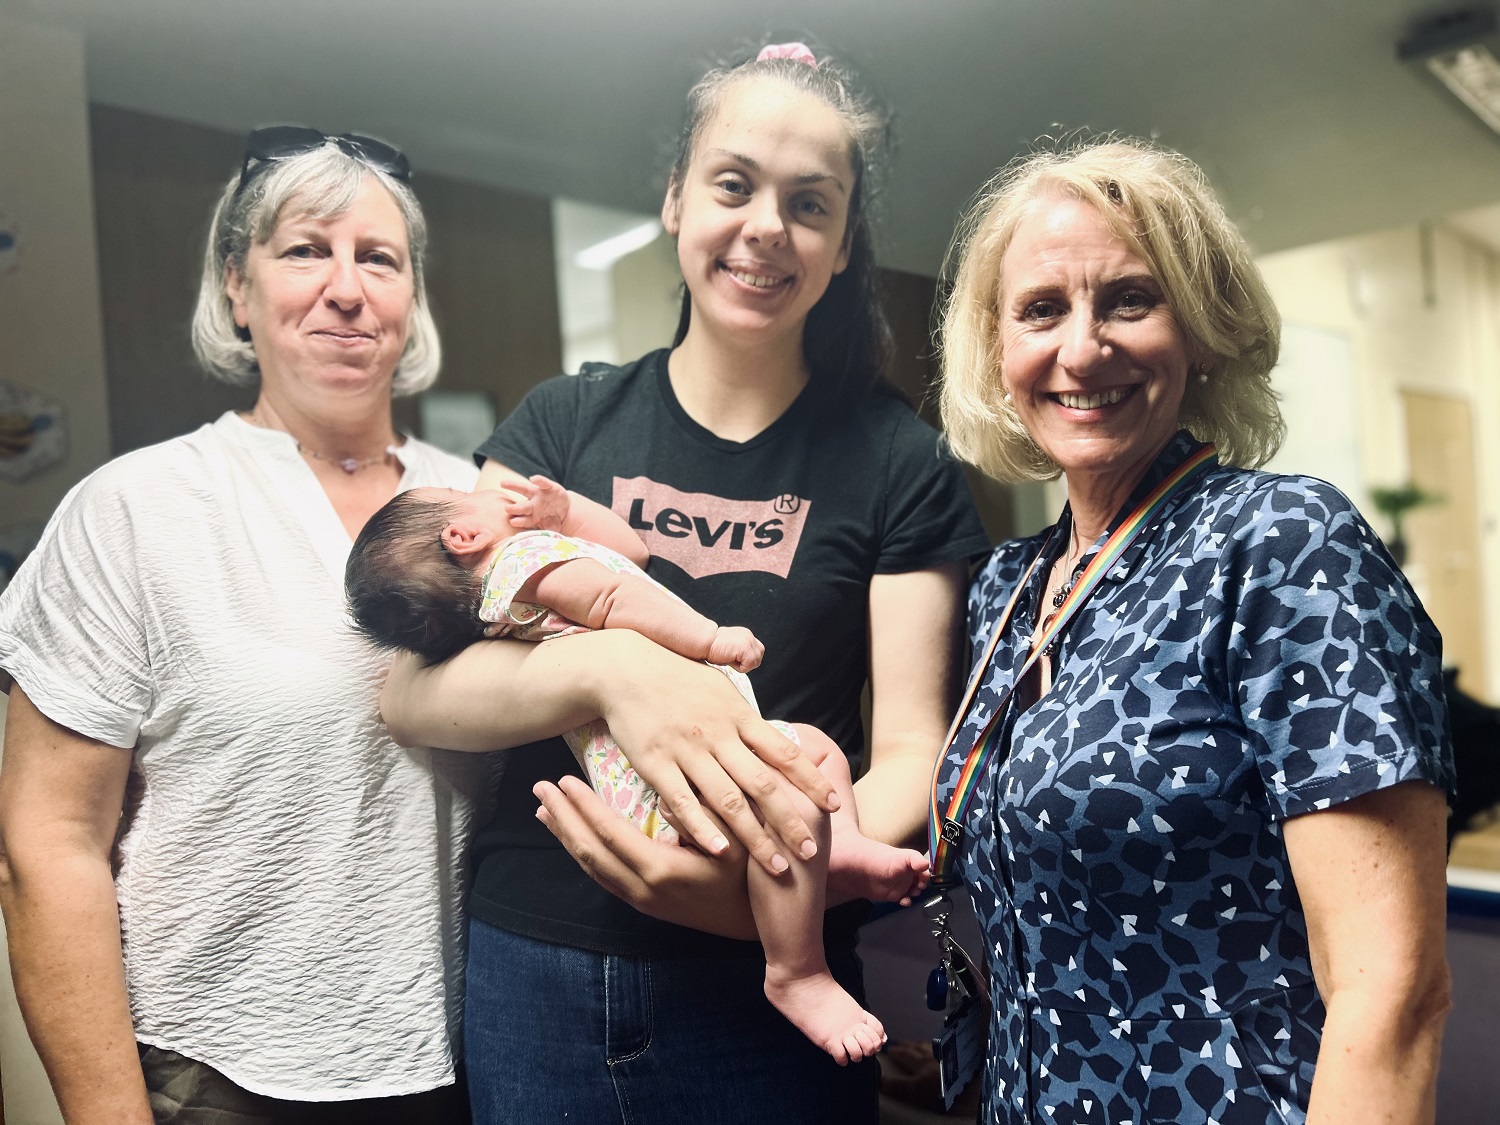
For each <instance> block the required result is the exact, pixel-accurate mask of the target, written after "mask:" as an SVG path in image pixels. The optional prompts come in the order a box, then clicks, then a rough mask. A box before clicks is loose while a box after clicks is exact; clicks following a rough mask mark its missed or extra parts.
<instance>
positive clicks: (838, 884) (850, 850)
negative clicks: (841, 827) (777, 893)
mask: <svg viewBox="0 0 1500 1125" xmlns="http://www.w3.org/2000/svg"><path fill="white" fill-rule="evenodd" d="M930 876H931V871H930V870H929V869H928V866H927V857H926V856H924V855H923V854H922V853H921V852H914V851H912V850H911V849H910V848H893V847H891V846H890V845H889V844H882V843H881V842H880V841H878V840H872V839H870V838H869V837H868V836H865V835H863V834H862V833H860V832H858V831H857V830H849V831H843V832H840V831H835V832H834V834H833V842H832V844H831V845H830V847H829V850H828V890H829V892H830V893H834V894H838V895H840V896H844V895H852V896H853V897H855V898H868V899H873V900H875V901H876V902H899V903H900V904H901V905H902V906H910V905H911V902H912V899H914V898H915V897H916V896H917V895H919V894H921V893H922V891H923V889H925V888H926V886H927V880H928V879H929V878H930Z"/></svg>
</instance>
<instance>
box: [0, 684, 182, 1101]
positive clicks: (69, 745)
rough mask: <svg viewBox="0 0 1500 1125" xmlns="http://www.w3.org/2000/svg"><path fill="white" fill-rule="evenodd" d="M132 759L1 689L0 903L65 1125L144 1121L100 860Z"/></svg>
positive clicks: (110, 892) (15, 969)
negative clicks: (5, 700) (4, 699)
mask: <svg viewBox="0 0 1500 1125" xmlns="http://www.w3.org/2000/svg"><path fill="white" fill-rule="evenodd" d="M129 772H130V752H129V751H128V750H122V749H120V748H118V747H115V746H107V745H105V744H104V743H102V742H96V741H95V740H93V739H91V738H85V737H84V736H83V735H81V734H77V733H76V732H74V731H71V730H69V729H67V728H66V727H62V726H59V725H58V724H56V723H54V722H52V720H50V719H48V718H47V717H46V716H45V715H43V714H42V713H41V712H40V711H38V710H37V709H36V707H35V706H34V705H33V704H32V703H31V701H30V700H29V699H27V698H26V695H25V693H24V692H23V691H21V689H20V687H19V686H14V687H12V688H11V692H10V707H9V711H8V714H7V717H6V725H5V760H4V768H3V769H0V906H3V907H4V910H5V926H6V931H7V936H8V938H9V942H10V964H11V972H12V974H13V976H14V977H15V984H16V997H17V999H18V1000H19V1001H20V1004H21V1013H22V1015H23V1016H24V1017H25V1019H26V1029H27V1031H28V1032H29V1033H30V1035H31V1040H32V1042H33V1043H35V1044H36V1049H37V1052H38V1054H40V1055H41V1059H42V1063H43V1065H44V1066H45V1067H46V1068H47V1076H48V1078H50V1079H51V1082H52V1089H53V1091H54V1093H56V1095H57V1101H58V1105H59V1106H60V1107H61V1109H62V1112H63V1116H64V1118H65V1119H66V1120H67V1121H68V1122H69V1123H70V1125H84V1123H92V1122H98V1123H100V1125H132V1123H139V1125H150V1122H151V1120H152V1117H151V1109H150V1106H149V1104H148V1103H147V1100H146V1084H145V1080H144V1079H143V1078H142V1076H141V1064H140V1059H139V1056H138V1055H137V1052H136V1043H135V1032H134V1030H133V1028H132V1026H131V1021H130V1006H129V1003H128V1001H127V998H126V992H125V969H124V963H123V958H122V955H121V952H120V916H119V909H118V907H117V905H116V902H115V887H114V880H113V879H112V878H111V875H110V868H109V853H110V848H111V847H112V846H113V843H114V838H115V831H116V829H117V828H118V826H119V820H120V810H121V808H122V806H123V802H124V799H125V782H126V778H127V776H128V775H129Z"/></svg>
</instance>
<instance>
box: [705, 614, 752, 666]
mask: <svg viewBox="0 0 1500 1125" xmlns="http://www.w3.org/2000/svg"><path fill="white" fill-rule="evenodd" d="M765 655H766V646H765V645H763V644H761V643H760V641H759V640H758V639H756V636H755V634H754V633H752V632H751V631H750V630H749V629H746V628H745V627H744V626H742V625H720V626H719V629H718V631H717V632H716V633H714V639H713V640H712V641H711V642H710V643H709V646H708V662H709V663H710V664H727V665H729V667H731V668H733V669H734V670H735V671H737V672H751V671H754V670H755V669H756V668H759V667H760V662H761V659H762V658H763V657H764V656H765Z"/></svg>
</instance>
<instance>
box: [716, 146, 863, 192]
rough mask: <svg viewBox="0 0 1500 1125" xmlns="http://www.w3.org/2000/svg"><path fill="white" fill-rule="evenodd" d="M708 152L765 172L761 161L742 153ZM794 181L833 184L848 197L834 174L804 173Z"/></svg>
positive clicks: (724, 150) (726, 150)
mask: <svg viewBox="0 0 1500 1125" xmlns="http://www.w3.org/2000/svg"><path fill="white" fill-rule="evenodd" d="M708 151H709V154H710V155H716V156H726V157H728V158H729V159H730V160H733V161H735V162H736V163H737V164H743V165H744V166H745V167H746V168H749V169H750V171H752V172H763V171H764V170H765V169H763V168H762V167H761V166H760V161H758V160H755V159H754V158H752V157H749V156H746V155H745V154H744V153H742V152H734V151H732V150H730V149H727V148H711V149H709V150H708ZM792 179H793V182H795V183H797V184H802V185H806V184H821V183H832V184H833V185H834V186H835V187H837V188H838V189H839V191H841V192H844V194H846V195H847V194H848V189H847V188H846V187H844V182H843V181H842V180H840V179H839V178H838V177H837V176H835V175H834V174H833V173H832V172H802V173H800V174H798V175H796V176H794V177H792Z"/></svg>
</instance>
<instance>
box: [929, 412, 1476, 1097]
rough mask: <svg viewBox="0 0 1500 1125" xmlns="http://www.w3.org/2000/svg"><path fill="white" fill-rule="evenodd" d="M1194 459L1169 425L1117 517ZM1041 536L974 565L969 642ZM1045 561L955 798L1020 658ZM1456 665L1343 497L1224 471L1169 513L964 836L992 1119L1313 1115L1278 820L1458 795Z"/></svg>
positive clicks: (1306, 998) (1125, 562)
mask: <svg viewBox="0 0 1500 1125" xmlns="http://www.w3.org/2000/svg"><path fill="white" fill-rule="evenodd" d="M1196 448H1199V446H1198V445H1197V443H1196V442H1194V441H1193V439H1192V438H1191V436H1190V435H1188V434H1187V433H1185V432H1184V433H1180V434H1178V435H1177V437H1176V438H1174V439H1173V441H1172V442H1171V443H1170V444H1169V445H1168V446H1167V448H1166V449H1165V450H1164V451H1163V453H1162V455H1161V457H1160V458H1159V459H1158V460H1157V462H1156V464H1155V465H1154V466H1153V467H1152V469H1151V471H1150V472H1149V473H1148V474H1147V477H1146V479H1145V480H1143V481H1142V482H1141V485H1140V487H1139V489H1138V491H1137V493H1136V495H1135V496H1133V497H1132V498H1131V499H1130V500H1129V501H1128V502H1127V504H1126V505H1125V507H1124V508H1123V509H1122V513H1121V514H1122V516H1123V514H1124V513H1125V512H1129V511H1131V510H1133V508H1134V506H1135V505H1136V504H1137V503H1138V502H1139V500H1140V498H1141V497H1142V496H1144V495H1145V494H1146V493H1147V492H1149V490H1150V489H1151V488H1152V487H1153V486H1154V485H1155V484H1156V483H1157V482H1159V481H1160V480H1161V479H1162V478H1163V477H1165V476H1166V475H1167V474H1168V473H1169V472H1170V471H1171V470H1172V469H1173V468H1174V467H1175V466H1177V465H1178V464H1180V463H1181V462H1182V461H1183V460H1184V459H1185V458H1186V457H1188V456H1189V455H1190V454H1191V453H1192V451H1193V450H1194V449H1196ZM1059 526H1060V527H1062V525H1059ZM1063 530H1066V529H1065V528H1063ZM1111 530H1112V529H1111ZM1065 541H1066V536H1064V535H1061V534H1059V535H1058V536H1057V537H1056V542H1057V543H1058V544H1060V543H1062V542H1065ZM1045 542H1046V536H1045V535H1042V536H1037V537H1035V538H1032V539H1025V540H1019V541H1015V542H1011V543H1007V544H1004V545H1003V546H1001V547H999V548H997V549H996V550H995V552H994V554H993V555H992V556H991V557H990V560H989V562H988V563H987V564H986V565H985V567H984V568H983V569H982V570H981V571H980V573H979V575H978V576H977V578H976V579H975V581H974V584H973V588H972V590H971V593H970V601H969V627H970V633H971V639H972V642H973V645H974V650H975V652H976V653H977V652H982V651H983V649H984V647H985V645H986V644H987V643H988V641H989V639H990V635H991V634H992V632H993V631H994V628H995V624H996V622H997V621H998V620H999V618H1000V616H1001V613H1002V611H1003V609H1004V606H1005V604H1006V602H1007V600H1008V599H1009V598H1010V595H1011V593H1012V591H1013V590H1014V589H1015V587H1016V585H1017V583H1019V582H1020V581H1021V579H1022V576H1023V575H1024V574H1025V571H1026V568H1027V566H1028V565H1029V564H1030V563H1031V561H1032V559H1034V558H1035V557H1036V556H1037V553H1038V551H1039V550H1040V549H1041V548H1042V547H1043V544H1044V543H1045ZM1101 545H1102V540H1101V542H1100V543H1096V544H1094V546H1093V548H1091V549H1090V550H1089V552H1088V554H1090V555H1091V554H1092V553H1093V551H1094V550H1096V549H1097V548H1098V547H1099V546H1101ZM1048 553H1049V559H1048V560H1044V565H1043V566H1040V567H1038V568H1037V570H1036V571H1035V572H1034V574H1033V577H1032V580H1031V582H1030V583H1029V588H1028V589H1026V590H1024V591H1023V592H1022V594H1021V596H1020V598H1019V600H1018V603H1017V606H1016V611H1015V614H1014V617H1013V618H1012V622H1011V624H1010V626H1009V627H1008V629H1007V631H1006V635H1005V636H1004V637H1003V638H1002V639H1001V641H1000V643H999V646H998V647H997V648H996V650H995V655H994V657H993V659H992V661H991V663H990V665H989V667H988V668H987V669H986V670H985V672H984V677H983V680H982V683H981V685H980V688H979V690H978V692H977V694H976V696H975V698H974V702H973V704H972V706H971V707H970V709H969V711H968V713H967V715H966V716H965V719H964V723H963V726H962V727H961V729H960V733H959V736H958V738H957V739H956V740H955V745H954V748H953V750H952V752H951V753H950V756H949V757H948V758H947V759H946V761H945V762H944V764H943V766H942V767H941V779H940V793H941V794H942V797H943V799H944V800H946V798H947V795H948V794H950V793H951V792H952V788H953V785H954V784H955V779H956V777H957V773H958V769H959V766H960V764H961V763H962V761H963V758H964V756H965V755H966V754H967V751H968V749H969V748H970V747H971V746H972V744H973V741H974V739H975V737H976V735H977V733H978V732H979V730H980V728H982V726H983V725H984V721H985V720H986V719H987V718H988V717H989V715H991V714H992V713H993V711H994V707H995V703H996V701H997V699H998V697H999V695H1000V694H1001V693H1002V691H1003V690H1004V688H1005V687H1006V686H1007V685H1008V684H1009V683H1010V682H1011V680H1012V679H1013V678H1014V675H1015V672H1016V670H1017V669H1018V668H1019V667H1020V665H1021V664H1022V663H1023V662H1024V660H1025V657H1026V655H1027V642H1028V638H1029V635H1030V631H1031V628H1032V626H1033V624H1034V622H1035V620H1036V612H1037V601H1038V598H1039V597H1040V596H1041V595H1042V582H1043V581H1044V578H1045V575H1046V572H1047V569H1048V567H1047V566H1046V565H1045V563H1046V562H1047V561H1050V557H1055V555H1056V553H1057V552H1056V548H1055V547H1053V548H1049V551H1048ZM1440 653H1441V641H1440V639H1439V637H1438V634H1437V630H1436V629H1434V628H1433V625H1432V622H1431V621H1430V620H1428V618H1427V615H1426V613H1425V612H1424V611H1423V610H1422V607H1421V605H1420V604H1419V603H1418V601H1417V599H1416V596H1415V595H1414V594H1413V593H1412V591H1411V588H1410V587H1409V586H1408V585H1407V583H1406V580H1405V579H1404V578H1403V577H1402V575H1401V573H1400V571H1399V570H1397V568H1396V566H1395V564H1394V563H1393V562H1392V561H1391V559H1390V556H1389V555H1387V554H1386V552H1385V549H1384V548H1383V547H1382V546H1381V544H1380V541H1379V540H1378V539H1377V538H1376V536H1375V534H1374V533H1373V532H1372V531H1371V530H1370V527H1369V525H1367V524H1366V523H1365V521H1364V520H1363V519H1362V518H1361V517H1360V516H1359V514H1358V513H1357V512H1356V511H1355V510H1354V508H1353V506H1352V505H1351V504H1350V503H1349V502H1348V500H1346V499H1345V498H1344V496H1343V495H1342V494H1341V493H1339V492H1338V490H1337V489H1335V488H1333V487H1332V486H1331V485H1328V484H1325V483H1323V482H1322V481H1317V480H1313V479H1310V478H1307V477H1291V476H1276V475H1272V474H1269V473H1257V472H1249V471H1246V470H1241V469H1232V468H1225V467H1222V466H1217V467H1215V468H1213V469H1212V470H1211V471H1210V472H1209V473H1208V474H1207V475H1206V476H1204V477H1203V478H1201V479H1200V480H1199V481H1198V483H1197V484H1196V485H1195V486H1194V487H1191V488H1190V489H1188V491H1187V494H1186V495H1180V496H1177V497H1175V498H1174V499H1173V500H1172V501H1171V502H1170V503H1169V505H1168V506H1167V508H1166V509H1165V510H1164V512H1163V513H1162V515H1161V517H1160V518H1159V519H1158V520H1157V521H1156V522H1155V524H1154V525H1153V529H1152V530H1150V531H1148V532H1147V533H1146V534H1144V535H1143V536H1142V537H1141V539H1139V540H1137V542H1136V544H1135V545H1134V546H1132V547H1131V548H1130V550H1129V551H1127V552H1126V554H1125V555H1124V556H1122V557H1121V559H1120V561H1119V562H1118V563H1116V565H1115V566H1114V568H1113V569H1112V570H1111V571H1110V572H1109V574H1108V576H1107V577H1106V579H1105V580H1104V581H1103V582H1101V583H1100V585H1099V586H1098V588H1097V589H1096V590H1095V592H1094V594H1093V596H1092V597H1091V598H1090V600H1089V601H1088V602H1087V603H1086V604H1085V605H1084V607H1083V608H1082V610H1081V611H1080V612H1079V614H1078V616H1077V617H1076V618H1075V619H1074V620H1073V623H1072V624H1071V625H1069V627H1068V629H1067V631H1066V633H1065V634H1064V636H1063V639H1062V645H1061V649H1060V651H1059V653H1058V654H1057V658H1056V672H1055V679H1054V683H1053V685H1052V687H1051V689H1050V690H1049V691H1048V693H1047V694H1046V695H1045V696H1043V697H1042V699H1041V700H1040V701H1038V702H1037V703H1036V705H1035V706H1033V707H1032V708H1031V709H1030V710H1028V711H1026V712H1024V713H1023V714H1020V715H1014V714H1012V715H1010V716H1008V717H1007V718H1006V720H1005V723H1006V727H1007V728H1008V730H1007V731H1006V732H1005V734H1006V735H1007V736H1008V744H1009V753H1008V754H1007V755H1005V756H1004V760H1003V762H1000V763H999V764H998V765H997V764H995V763H993V762H992V763H991V764H990V765H989V766H988V767H987V771H988V772H987V775H986V776H984V777H982V778H981V779H980V780H979V782H978V785H977V792H976V794H975V798H974V801H973V804H972V805H971V808H970V812H969V815H968V817H967V820H966V823H965V829H966V831H965V834H964V841H965V843H964V845H963V846H962V850H961V853H960V855H959V857H958V864H959V870H960V872H961V874H962V876H963V879H964V881H965V882H966V884H967V885H968V887H969V890H970V893H971V895H972V897H973V900H974V905H975V908H976V910H977V912H978V915H979V920H980V925H981V927H982V929H983V932H984V935H985V944H986V949H985V954H986V959H987V961H988V964H989V969H990V973H991V981H992V987H993V992H994V996H995V1012H994V1016H993V1020H992V1024H991V1030H990V1045H989V1055H988V1060H987V1065H986V1068H985V1089H984V1106H985V1108H984V1111H983V1114H982V1115H981V1120H983V1121H986V1122H993V1123H1000V1122H1005V1123H1015V1122H1027V1123H1031V1122H1038V1123H1042V1125H1072V1123H1075V1122H1077V1123H1082V1122H1090V1123H1095V1122H1097V1123H1104V1122H1108V1123H1109V1125H1121V1123H1123V1122H1131V1123H1132V1125H1146V1123H1148V1122H1176V1123H1182V1125H1187V1123H1193V1122H1197V1123H1206V1122H1218V1123H1219V1125H1236V1123H1247V1125H1248V1123H1253V1125H1267V1123H1286V1125H1297V1123H1300V1122H1302V1121H1303V1120H1304V1118H1305V1116H1306V1108H1307V1098H1308V1092H1309V1087H1310V1085H1311V1082H1312V1074H1313V1061H1314V1059H1315V1058H1316V1057H1317V1052H1318V1042H1319V1038H1320V1034H1321V1029H1322V1023H1323V1006H1322V1002H1321V1001H1320V1000H1319V998H1318V993H1317V989H1316V987H1315V986H1314V984H1313V974H1312V966H1311V963H1310V959H1309V954H1308V944H1307V926H1306V922H1305V919H1304V917H1303V914H1302V910H1301V907H1300V904H1299V902H1298V899H1297V891H1296V887H1295V886H1294V884H1293V880H1292V873H1291V869H1290V866H1289V864H1288V862H1287V854H1286V848H1285V847H1284V845H1283V843H1282V836H1281V830H1280V823H1281V821H1283V820H1285V819H1286V818H1287V817H1291V816H1297V815H1299V814H1302V813H1307V812H1313V811H1315V810H1318V809H1325V808H1328V807H1329V806H1331V805H1336V804H1338V803H1340V802H1341V801H1347V800H1349V799H1350V798H1353V797H1357V796H1359V795H1361V794H1364V793H1368V792H1371V791H1373V790H1376V789H1380V788H1383V787H1386V786H1390V785H1395V784H1396V783H1398V782H1401V781H1406V780H1409V779H1412V778H1422V779H1425V780H1427V781H1430V782H1433V783H1434V784H1437V785H1439V786H1441V787H1443V788H1444V789H1447V790H1451V787H1452V776H1453V773H1452V749H1451V747H1450V746H1449V743H1448V736H1447V733H1446V731H1447V723H1446V709H1445V705H1444V702H1443V694H1442V678H1441V676H1440V674H1439V665H1440ZM1002 745H1003V744H1002ZM996 757H997V759H998V758H999V757H1000V756H999V755H997V756H996Z"/></svg>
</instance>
